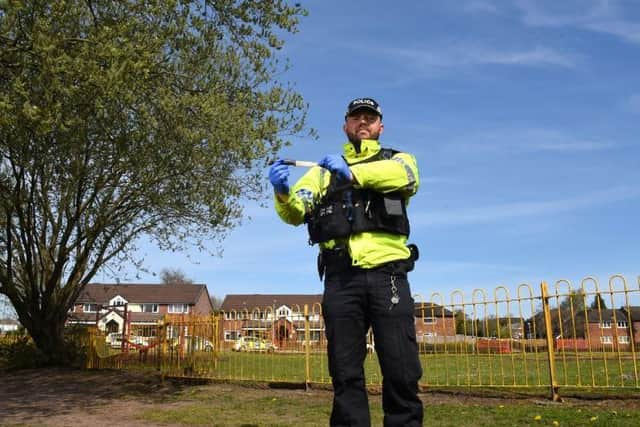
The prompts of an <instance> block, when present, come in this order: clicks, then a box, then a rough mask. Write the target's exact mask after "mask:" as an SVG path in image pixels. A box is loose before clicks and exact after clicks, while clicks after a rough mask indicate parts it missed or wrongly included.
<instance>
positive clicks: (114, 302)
mask: <svg viewBox="0 0 640 427" xmlns="http://www.w3.org/2000/svg"><path fill="white" fill-rule="evenodd" d="M126 303H127V301H126V300H125V299H124V298H122V297H121V296H117V297H115V298H114V299H112V300H111V305H115V306H122V305H125V304H126Z"/></svg>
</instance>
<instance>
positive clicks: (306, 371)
mask: <svg viewBox="0 0 640 427" xmlns="http://www.w3.org/2000/svg"><path fill="white" fill-rule="evenodd" d="M414 299H415V315H416V317H415V322H416V340H417V344H418V348H419V353H420V360H421V363H422V366H423V377H422V379H421V386H423V387H437V388H446V387H478V388H485V387H502V388H516V389H517V388H520V389H534V388H538V389H541V390H548V393H549V395H550V397H551V398H552V399H554V400H559V399H560V396H559V389H560V388H578V389H579V388H590V389H631V390H638V389H640V372H639V371H640V366H639V360H638V359H639V358H638V351H640V278H638V280H637V283H636V284H634V285H629V284H628V283H627V280H626V279H625V278H624V277H623V276H620V275H615V276H612V277H611V278H610V279H609V280H608V283H607V284H606V285H605V286H601V285H600V284H599V282H598V281H597V280H596V279H595V278H593V277H587V278H585V279H584V280H582V281H581V282H580V283H579V284H577V285H573V284H571V282H569V281H568V280H564V279H563V280H559V281H557V282H555V283H553V284H551V285H548V284H547V283H542V284H541V285H540V286H539V287H534V286H530V285H528V284H522V285H520V286H518V287H517V288H516V291H515V293H512V292H510V291H509V289H508V288H507V287H505V286H499V287H497V288H496V289H495V290H494V291H493V293H491V294H490V293H488V292H486V291H485V290H482V289H476V290H474V291H473V292H471V293H470V294H465V293H464V292H462V291H454V292H452V293H451V294H450V295H449V296H448V298H445V297H444V296H443V295H442V294H440V293H433V294H431V295H429V296H428V297H424V296H422V295H416V296H414ZM290 309H291V310H290V312H287V313H282V312H281V313H278V312H276V311H275V310H274V308H273V307H264V308H261V307H256V308H254V309H251V310H249V309H246V310H242V311H229V312H219V313H216V314H215V315H212V316H207V317H196V316H173V317H165V318H164V320H163V321H162V322H160V323H159V324H158V325H155V326H148V327H145V328H146V330H137V331H135V333H134V335H133V336H135V338H132V336H129V338H128V339H126V340H125V341H126V343H125V344H124V345H123V344H122V343H116V345H115V346H114V345H113V343H108V342H107V341H106V337H105V336H104V335H101V334H99V333H96V334H95V335H94V338H93V341H94V345H93V346H92V347H91V349H92V350H91V354H90V357H89V362H88V366H89V367H91V368H96V367H118V368H136V367H155V368H156V369H158V370H160V371H161V372H162V374H163V375H166V376H172V377H190V378H209V379H215V380H230V381H254V382H277V383H297V384H306V385H310V384H328V383H330V381H331V380H330V377H329V373H328V367H327V358H326V340H325V335H324V322H323V318H322V310H321V306H320V304H314V305H304V306H294V307H290ZM367 349H368V350H369V352H368V356H367V358H366V361H365V372H366V376H367V382H368V384H369V385H371V386H378V385H380V384H381V383H382V376H381V373H380V369H379V367H378V362H377V353H376V348H375V342H374V340H373V337H372V336H369V337H368V344H367Z"/></svg>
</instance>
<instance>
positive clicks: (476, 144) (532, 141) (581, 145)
mask: <svg viewBox="0 0 640 427" xmlns="http://www.w3.org/2000/svg"><path fill="white" fill-rule="evenodd" d="M619 146H620V144H617V143H613V142H607V141H598V140H588V139H582V138H580V137H576V136H572V135H567V134H566V133H564V132H561V131H557V130H553V129H535V128H534V129H513V130H502V129H501V130H488V131H479V132H473V133H469V134H466V135H462V136H461V137H458V138H456V139H455V140H453V141H451V142H450V143H449V144H448V150H450V151H453V152H455V153H466V154H469V153H472V154H476V153H479V152H484V153H495V152H499V153H532V152H550V153H569V152H594V151H606V150H611V149H615V148H618V147H619Z"/></svg>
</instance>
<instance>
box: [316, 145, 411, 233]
mask: <svg viewBox="0 0 640 427" xmlns="http://www.w3.org/2000/svg"><path fill="white" fill-rule="evenodd" d="M396 153H398V151H395V150H392V149H389V148H383V149H381V150H380V151H379V152H378V154H377V155H375V156H372V157H371V158H369V159H367V160H364V161H363V162H362V163H366V162H373V161H376V160H387V159H390V158H391V157H392V156H393V155H394V154H396ZM305 222H306V223H307V229H308V230H309V244H314V243H322V242H326V241H329V240H333V239H339V238H345V237H348V236H350V235H351V234H356V233H362V232H365V231H384V232H387V233H393V234H402V235H405V236H409V218H408V217H407V207H406V201H405V198H404V197H403V195H402V194H400V192H397V191H396V192H392V193H385V194H382V193H379V192H377V191H373V190H369V189H356V188H354V187H353V185H352V184H351V183H349V184H340V183H339V182H338V180H337V178H336V175H335V174H332V175H331V181H330V182H329V187H328V189H327V194H325V196H324V197H322V199H320V201H319V203H318V204H317V205H316V206H315V207H314V209H313V210H312V211H311V212H309V213H307V214H306V215H305Z"/></svg>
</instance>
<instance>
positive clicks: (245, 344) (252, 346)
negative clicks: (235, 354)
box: [232, 337, 278, 353]
mask: <svg viewBox="0 0 640 427" xmlns="http://www.w3.org/2000/svg"><path fill="white" fill-rule="evenodd" d="M277 349H278V348H277V347H276V346H275V345H274V344H273V343H272V342H270V341H267V340H264V339H262V338H258V337H240V338H238V339H237V340H236V342H235V344H234V345H233V348H232V350H233V351H265V352H268V353H271V352H274V351H276V350H277Z"/></svg>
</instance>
